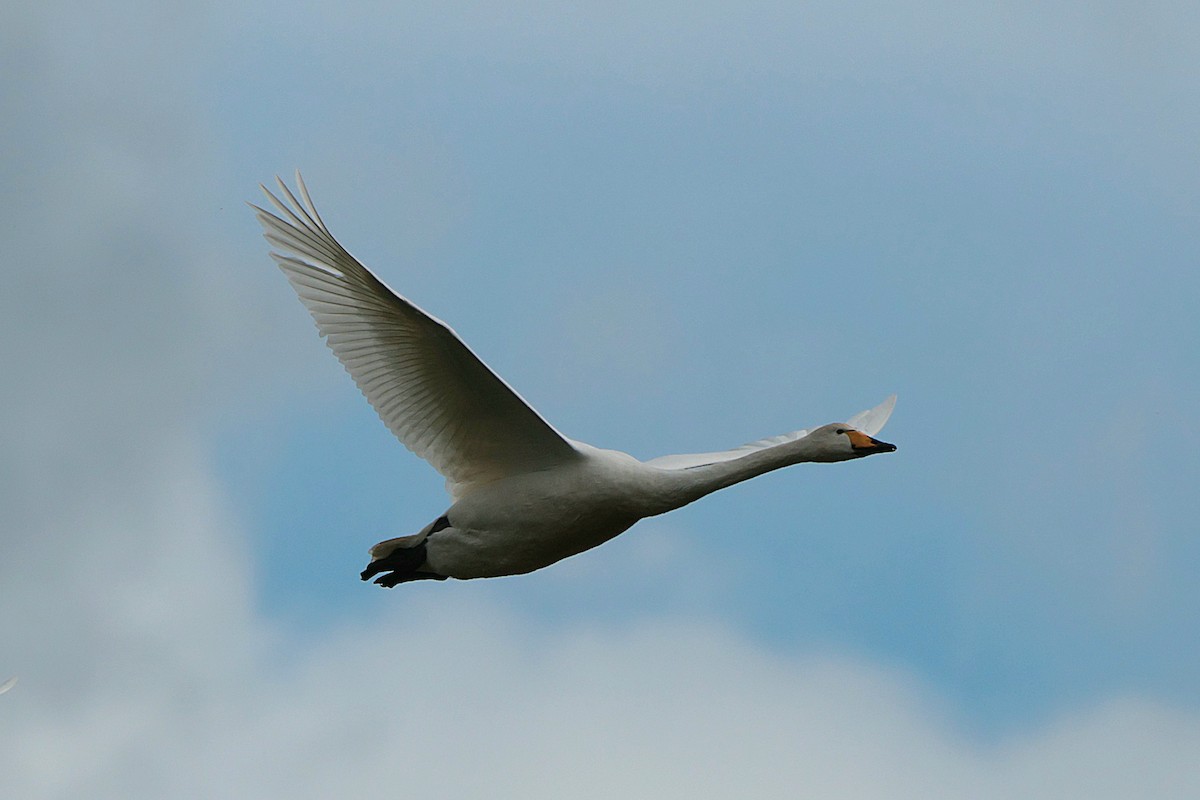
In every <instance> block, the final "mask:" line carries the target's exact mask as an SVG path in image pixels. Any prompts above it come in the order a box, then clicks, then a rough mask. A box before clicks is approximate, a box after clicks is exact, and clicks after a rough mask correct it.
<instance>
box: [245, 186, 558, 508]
mask: <svg viewBox="0 0 1200 800" xmlns="http://www.w3.org/2000/svg"><path fill="white" fill-rule="evenodd" d="M276 181H277V182H278V184H279V190H280V192H281V194H282V195H283V197H285V198H286V199H287V201H288V202H287V203H284V202H283V201H282V200H280V199H279V198H277V197H276V196H275V195H273V194H271V192H269V191H267V189H266V187H265V186H264V187H262V190H263V193H264V194H266V196H267V197H268V198H269V199H270V201H271V203H272V205H274V207H275V209H276V210H277V212H278V215H277V214H273V213H271V212H269V211H266V210H264V209H262V208H259V207H258V206H252V207H253V208H254V209H255V210H256V211H257V212H258V221H259V222H260V223H261V224H262V226H263V232H264V233H263V235H264V237H265V238H266V239H267V241H268V242H270V243H271V245H272V246H273V247H275V248H276V250H273V251H272V252H271V256H272V257H273V258H274V259H275V261H276V262H277V263H278V264H279V267H280V268H281V269H282V270H283V272H284V274H285V275H286V276H287V279H288V280H289V281H290V282H291V284H292V288H294V289H295V290H296V293H297V294H298V295H300V300H301V302H303V303H304V305H305V306H306V307H307V308H308V310H309V312H310V313H311V314H312V316H313V319H314V320H315V321H316V323H317V329H318V330H319V331H320V332H321V335H322V336H324V337H325V341H326V343H327V344H328V345H329V348H330V349H331V350H333V352H334V355H336V356H337V357H338V360H340V361H341V362H342V364H343V365H344V366H345V367H346V371H347V372H349V373H350V377H352V378H354V382H355V383H356V384H358V388H359V389H361V390H362V393H363V394H364V395H366V398H367V400H368V401H369V402H370V403H371V405H372V406H373V407H374V408H375V410H376V411H377V412H378V413H379V416H380V418H381V419H382V420H383V422H384V424H385V425H387V426H388V428H389V429H390V430H391V432H392V433H394V434H395V435H396V438H397V439H399V440H400V441H401V442H403V443H404V446H405V447H407V448H408V449H409V450H411V451H413V452H414V453H416V454H417V455H418V456H420V457H421V458H423V459H425V460H426V461H428V462H429V463H430V464H432V465H433V467H434V468H435V469H436V470H437V471H438V472H440V473H442V475H444V476H445V477H446V482H447V488H448V490H449V491H450V493H451V495H453V496H456V497H457V496H460V495H461V494H462V493H463V492H464V491H465V490H466V489H467V488H468V487H470V486H472V485H479V484H483V483H490V482H491V481H493V480H496V479H498V478H502V477H505V476H508V475H515V474H521V473H525V472H534V471H537V470H542V469H548V468H551V467H554V466H556V465H559V464H562V463H564V462H566V461H570V460H573V459H576V458H579V457H580V454H579V451H577V450H576V449H575V448H574V447H573V446H572V445H571V444H570V443H569V442H568V441H567V440H566V439H565V438H563V436H562V435H561V434H559V433H558V431H556V430H554V428H553V427H551V426H550V424H549V423H547V422H546V421H545V420H544V419H542V418H541V417H540V416H539V415H538V413H537V412H536V411H534V410H533V409H532V408H531V407H530V406H529V405H528V404H527V403H526V402H525V401H524V400H522V399H521V397H520V396H519V395H518V394H517V393H516V392H515V391H513V390H512V389H511V388H510V387H509V386H508V385H507V384H506V383H505V382H504V381H503V380H501V379H500V377H499V376H498V375H496V373H494V372H492V371H491V370H490V369H489V368H488V367H487V365H486V364H484V363H483V362H482V361H481V360H480V359H479V358H478V357H477V356H476V355H475V354H474V353H472V352H471V350H470V349H469V348H468V347H467V346H466V344H464V343H463V341H462V340H461V339H459V338H458V335H457V334H456V333H455V332H454V331H453V330H451V329H450V327H449V326H448V325H446V324H445V323H443V322H441V321H440V320H437V319H435V318H434V317H432V316H430V315H429V314H426V313H425V312H424V311H422V310H421V309H420V308H418V307H417V306H415V305H413V304H412V303H410V302H409V301H408V300H406V299H404V298H403V297H401V296H400V295H398V294H396V293H395V292H393V291H392V290H391V289H389V288H388V287H387V286H385V285H384V284H383V282H382V281H380V280H379V279H378V278H376V277H375V276H374V275H373V274H371V272H370V271H369V270H368V269H367V268H366V267H364V266H363V265H362V264H360V263H359V262H358V261H357V260H355V258H354V257H353V256H351V255H350V254H349V253H348V252H346V250H345V249H344V248H343V247H342V246H341V245H340V244H338V242H337V240H335V239H334V238H333V236H332V235H331V234H330V233H329V230H328V229H327V228H326V227H325V223H324V222H323V221H322V220H321V217H320V216H319V215H318V214H317V211H316V208H315V207H314V206H313V203H312V200H311V199H310V198H309V196H308V190H307V189H306V188H305V186H304V181H303V180H302V179H301V178H300V173H299V172H297V173H296V185H297V187H298V189H299V193H300V197H301V198H302V199H303V204H301V203H300V202H299V201H297V199H296V197H295V195H293V194H292V192H291V191H290V190H289V189H288V188H287V186H286V185H285V184H284V183H283V181H282V180H279V179H278V178H276Z"/></svg>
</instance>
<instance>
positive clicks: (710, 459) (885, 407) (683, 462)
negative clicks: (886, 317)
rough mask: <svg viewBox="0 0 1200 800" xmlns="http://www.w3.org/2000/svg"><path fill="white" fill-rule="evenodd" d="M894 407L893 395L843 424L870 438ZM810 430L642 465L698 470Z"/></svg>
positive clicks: (802, 436) (651, 460)
mask: <svg viewBox="0 0 1200 800" xmlns="http://www.w3.org/2000/svg"><path fill="white" fill-rule="evenodd" d="M895 406H896V395H892V396H891V397H889V398H888V399H887V400H884V401H883V402H882V403H880V404H879V405H877V406H875V407H874V408H872V409H870V410H868V411H861V412H859V413H858V414H855V415H854V416H853V417H851V418H850V419H849V420H848V421H847V423H846V424H847V425H849V426H850V427H852V428H857V429H858V430H860V431H862V432H863V433H865V434H867V435H868V436H874V435H875V434H877V433H879V431H880V430H881V429H882V428H883V425H884V423H886V422H887V421H888V417H890V416H891V415H892V409H893V408H895ZM810 430H812V429H811V428H806V429H804V430H799V431H792V432H791V433H784V434H780V435H779V436H768V437H767V438H766V439H759V440H758V441H756V442H748V443H746V444H744V445H742V446H741V447H735V448H733V449H732V450H722V451H720V452H716V453H685V454H681V455H673V456H659V457H658V458H652V459H650V460H649V461H647V462H646V463H647V464H649V465H650V466H652V467H658V468H659V469H690V468H692V467H702V466H704V465H705V464H715V463H717V462H718V461H729V460H730V459H733V458H741V457H742V456H745V455H749V454H750V453H753V452H754V451H756V450H765V449H766V448H768V447H775V446H776V445H781V444H785V443H787V442H794V441H796V440H797V439H802V438H804V437H805V436H807V435H808V433H809V431H810Z"/></svg>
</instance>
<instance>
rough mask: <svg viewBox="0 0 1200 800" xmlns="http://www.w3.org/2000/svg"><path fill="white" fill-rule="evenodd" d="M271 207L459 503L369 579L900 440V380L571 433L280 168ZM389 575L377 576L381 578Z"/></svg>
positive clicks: (530, 541) (279, 248)
mask: <svg viewBox="0 0 1200 800" xmlns="http://www.w3.org/2000/svg"><path fill="white" fill-rule="evenodd" d="M276 181H277V183H278V184H279V191H280V194H281V195H282V197H283V198H285V199H286V202H284V200H281V199H280V198H279V197H276V196H275V195H274V194H272V193H271V192H270V191H268V190H267V188H266V187H265V186H262V187H260V188H262V190H263V193H264V194H265V195H266V196H267V198H268V200H269V201H270V204H271V205H272V206H273V207H274V208H275V211H276V213H272V212H270V211H267V210H265V209H263V208H260V207H258V206H254V205H252V206H251V207H252V208H254V209H255V211H256V212H257V216H258V221H259V222H260V223H261V224H262V226H263V230H264V234H263V235H264V236H265V238H266V239H267V241H268V242H269V243H270V244H271V245H272V247H273V248H274V249H273V250H272V252H271V256H272V257H273V258H274V259H275V261H276V262H277V263H278V264H279V266H280V268H281V269H282V270H283V272H284V274H285V275H286V276H287V279H288V280H289V281H290V282H291V284H292V287H293V288H294V289H295V290H296V293H297V294H299V295H300V300H301V302H303V303H304V305H305V306H306V307H307V308H308V310H309V312H310V313H311V314H312V316H313V319H314V320H316V323H317V329H318V330H319V331H320V333H321V335H322V336H324V337H325V341H326V343H327V344H328V345H329V347H330V349H332V350H333V352H334V355H336V356H337V357H338V359H339V360H340V361H341V362H342V364H343V365H344V366H345V367H346V371H347V372H349V373H350V376H351V377H352V378H353V379H354V382H355V383H357V384H358V387H359V388H360V389H361V390H362V393H363V394H364V395H366V398H367V400H368V401H369V402H370V403H371V405H372V406H374V408H375V410H376V411H377V412H378V413H379V416H380V418H382V420H383V422H384V424H385V425H387V427H388V428H389V429H390V430H391V431H392V433H394V434H395V435H396V438H398V439H399V440H400V441H401V442H402V443H403V444H404V446H405V447H407V448H408V449H409V450H411V451H412V452H414V453H416V454H417V455H418V456H420V457H421V458H423V459H425V460H426V461H428V462H429V463H430V464H431V465H432V466H433V467H434V469H436V470H437V471H438V472H440V473H441V474H442V475H443V476H445V478H446V488H447V491H448V492H449V494H450V497H451V500H452V503H451V505H450V508H449V509H448V510H447V511H446V512H445V513H444V514H442V515H441V516H439V517H438V518H437V519H436V520H434V521H433V522H431V523H429V524H428V525H426V526H425V527H424V528H423V529H421V530H420V531H419V532H417V533H414V534H412V535H409V536H401V537H399V538H397V539H388V540H387V541H383V542H380V543H379V544H377V545H375V546H374V547H372V548H371V550H370V554H371V562H370V563H369V564H368V565H367V568H366V569H365V570H363V572H362V579H363V580H364V581H365V580H369V579H371V578H375V583H377V584H379V585H381V586H386V587H389V588H390V587H393V586H395V585H396V584H398V583H402V582H404V581H412V580H421V579H434V580H445V579H446V578H463V579H465V578H488V577H496V576H500V575H519V574H523V573H526V572H532V571H533V570H536V569H541V568H542V567H546V566H549V565H550V564H553V563H555V562H556V561H559V560H561V559H564V558H566V557H568V556H572V555H575V554H577V553H582V552H583V551H584V550H588V549H590V548H593V547H595V546H597V545H599V544H602V543H604V542H606V541H608V540H609V539H611V538H613V537H614V536H616V535H617V534H619V533H622V532H623V531H625V530H627V529H628V528H629V527H630V526H632V525H633V524H634V523H635V522H637V521H638V520H640V519H642V518H643V517H651V516H654V515H656V514H662V513H665V512H667V511H671V510H672V509H676V508H679V507H681V506H684V505H687V504H688V503H691V502H692V501H694V500H698V499H699V498H701V497H703V496H704V495H706V494H709V493H710V492H715V491H716V490H718V489H723V488H725V487H726V486H731V485H732V484H735V483H738V482H740V481H744V480H747V479H749V478H753V477H755V476H756V475H761V474H763V473H764V472H768V471H770V470H774V469H779V468H780V467H786V466H789V465H791V464H797V463H800V462H805V461H816V462H832V461H848V460H850V459H854V458H861V457H863V456H869V455H872V454H874V453H890V452H892V451H894V450H895V449H896V447H895V445H891V444H888V443H886V442H881V441H879V440H877V439H875V438H873V437H874V436H875V434H876V433H878V432H879V430H880V429H881V428H882V427H883V425H884V423H885V422H887V419H888V417H889V416H891V413H892V408H893V406H894V405H895V402H896V397H895V395H892V396H891V397H889V398H888V399H887V400H885V401H883V403H881V404H880V405H878V406H876V407H875V408H873V409H870V410H869V411H864V412H862V413H860V414H858V415H856V416H854V417H852V418H850V419H849V420H848V421H846V422H835V423H832V424H829V425H823V426H821V427H819V428H814V429H810V430H800V431H794V432H792V433H785V434H783V435H781V436H774V437H771V438H768V439H761V440H759V441H757V442H751V443H749V444H745V445H742V446H741V447H737V448H734V449H732V450H726V451H724V452H716V453H697V454H693V455H672V456H663V457H661V458H655V459H651V460H649V461H645V462H643V461H639V460H638V459H636V458H634V457H633V456H630V455H627V454H625V453H621V452H618V451H615V450H602V449H600V448H597V447H592V446H591V445H588V444H584V443H583V442H576V441H572V440H571V439H568V438H566V437H565V436H563V435H562V434H561V433H559V432H558V431H556V430H555V429H554V428H553V427H552V426H551V425H550V423H548V422H546V420H544V419H542V417H541V416H539V415H538V413H537V412H536V411H534V410H533V408H532V407H531V406H529V404H528V403H526V402H525V401H524V400H523V399H521V396H520V395H518V394H517V393H516V392H515V391H513V389H512V388H510V387H509V386H508V384H506V383H505V382H504V381H503V380H501V379H500V377H499V376H498V375H496V373H494V372H492V371H491V369H489V368H488V367H487V365H486V364H484V363H483V361H481V360H480V359H479V358H478V357H477V356H476V355H475V354H474V353H473V352H471V350H470V349H469V348H468V347H467V346H466V344H464V343H463V341H462V340H461V339H459V338H458V335H457V334H455V333H454V331H453V330H451V328H450V327H449V326H448V325H446V324H445V323H444V322H441V321H440V320H438V319H435V318H434V317H432V316H430V315H429V314H427V313H425V312H424V311H422V310H421V309H420V308H418V307H417V306H415V305H414V304H413V303H411V302H409V301H408V300H406V299H405V298H403V297H401V296H400V295H398V294H396V293H395V292H393V291H392V290H391V289H389V288H388V287H387V286H385V285H384V284H383V282H382V281H380V280H379V279H378V278H376V277H375V275H373V274H372V273H371V272H370V271H369V270H368V269H367V268H366V267H364V266H363V265H362V264H360V263H359V262H358V261H357V260H355V258H354V257H353V256H352V255H350V253H348V252H347V251H346V250H345V249H344V248H343V247H342V246H341V245H340V244H338V242H337V240H335V239H334V238H333V235H332V234H330V232H329V229H328V228H326V227H325V223H324V222H323V221H322V220H321V217H320V216H319V215H318V214H317V210H316V208H315V207H314V206H313V203H312V200H311V199H310V198H309V195H308V190H307V189H306V188H305V186H304V181H303V180H302V179H301V177H300V173H299V172H297V173H296V186H297V189H298V192H299V195H300V200H297V199H296V195H294V194H293V193H292V192H291V190H290V189H288V187H287V185H286V184H284V182H283V181H282V180H280V179H279V178H276ZM376 576H378V577H376Z"/></svg>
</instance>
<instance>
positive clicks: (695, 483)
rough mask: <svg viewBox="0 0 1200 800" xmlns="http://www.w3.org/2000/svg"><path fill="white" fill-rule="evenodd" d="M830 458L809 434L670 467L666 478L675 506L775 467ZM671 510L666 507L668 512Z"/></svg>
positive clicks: (669, 495) (673, 505)
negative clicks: (708, 461) (683, 466)
mask: <svg viewBox="0 0 1200 800" xmlns="http://www.w3.org/2000/svg"><path fill="white" fill-rule="evenodd" d="M822 460H828V459H825V458H822V453H820V452H819V451H818V449H817V448H815V447H813V444H812V442H811V441H809V440H808V438H807V437H802V438H800V439H797V440H795V441H792V442H785V443H784V444H780V445H776V446H775V447H767V448H764V449H762V450H755V451H753V452H750V453H747V454H746V455H744V456H741V457H739V458H731V459H729V460H728V461H717V462H714V463H712V464H705V465H703V466H699V467H690V468H688V469H681V470H668V471H665V472H664V477H665V479H666V481H667V483H668V493H667V496H668V498H669V501H670V502H671V503H672V505H671V508H679V507H680V506H684V505H687V504H688V503H691V502H693V501H694V500H699V499H700V498H701V497H704V496H705V495H706V494H712V493H713V492H715V491H717V490H718V489H724V488H725V487H726V486H732V485H734V484H735V483H741V482H742V481H746V480H750V479H751V478H754V477H757V476H759V475H762V474H763V473H766V472H771V471H772V470H776V469H780V468H782V467H788V466H791V465H792V464H800V463H803V462H805V461H822ZM668 510H670V509H664V511H668Z"/></svg>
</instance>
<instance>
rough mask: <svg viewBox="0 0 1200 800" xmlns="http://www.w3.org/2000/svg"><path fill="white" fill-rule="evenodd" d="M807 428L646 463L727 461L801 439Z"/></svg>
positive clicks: (675, 465) (682, 465)
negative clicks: (713, 451) (725, 448)
mask: <svg viewBox="0 0 1200 800" xmlns="http://www.w3.org/2000/svg"><path fill="white" fill-rule="evenodd" d="M808 430H809V429H805V430H801V431H792V432H791V433H783V434H780V435H779V436H768V437H767V438H766V439H759V440H758V441H756V442H747V443H746V444H744V445H742V446H741V447H735V448H733V449H732V450H721V451H718V452H715V453H679V454H677V455H672V456H659V457H658V458H652V459H650V460H649V461H647V462H646V463H647V464H649V465H650V466H652V467H658V468H659V469H691V468H692V467H703V466H704V465H705V464H715V463H717V462H718V461H729V460H730V459H732V458H741V457H742V456H745V455H749V454H750V453H753V452H754V451H755V450H765V449H766V448H768V447H774V446H775V445H779V444H783V443H785V442H793V441H795V440H796V439H801V438H803V437H805V436H807V435H808Z"/></svg>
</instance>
